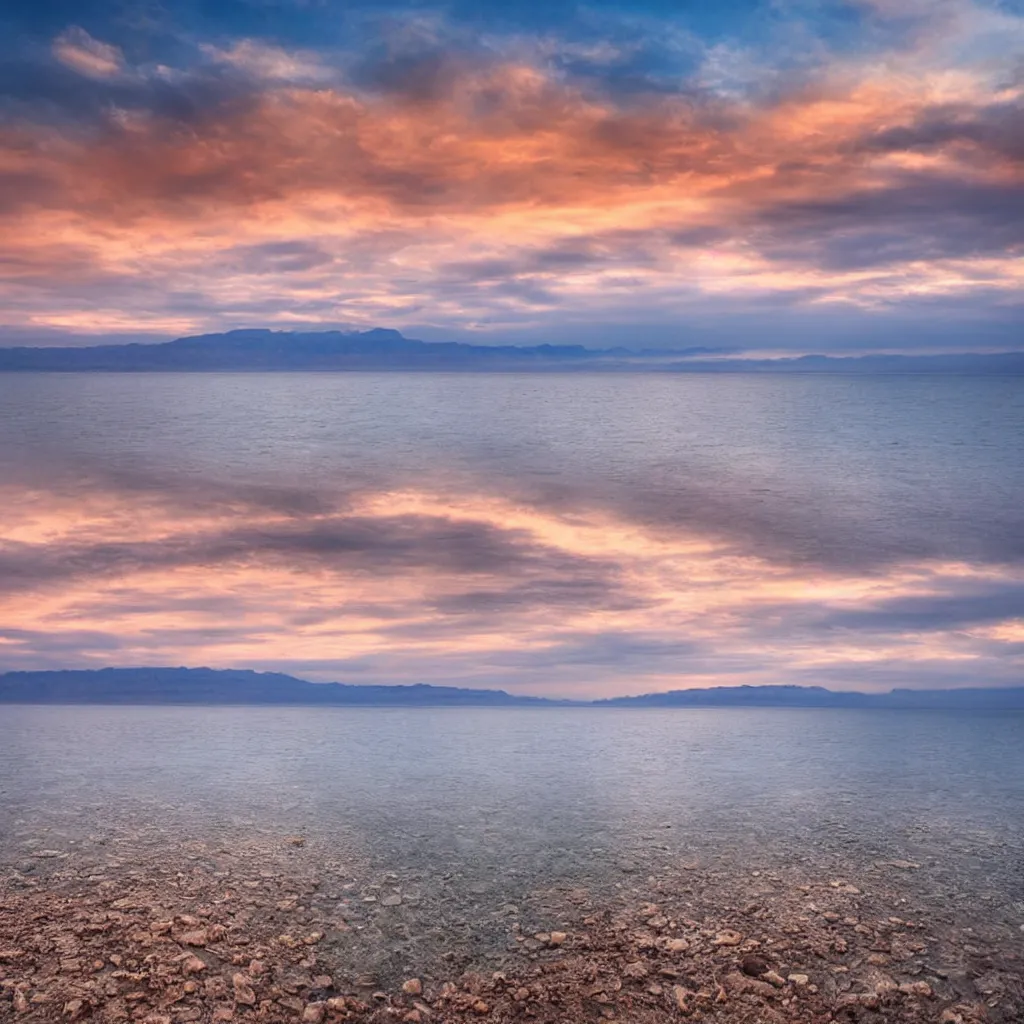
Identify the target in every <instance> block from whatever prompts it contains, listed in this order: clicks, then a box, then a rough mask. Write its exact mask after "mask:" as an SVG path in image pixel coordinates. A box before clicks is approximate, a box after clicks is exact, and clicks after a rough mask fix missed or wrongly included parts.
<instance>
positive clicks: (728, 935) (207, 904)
mask: <svg viewBox="0 0 1024 1024" xmlns="http://www.w3.org/2000/svg"><path fill="white" fill-rule="evenodd" d="M117 845H118V846H120V847H122V848H121V849H116V850H114V851H108V854H110V855H108V856H106V857H105V859H103V860H101V859H99V858H97V857H86V856H83V852H82V850H80V849H75V850H62V849H47V848H44V847H42V846H39V845H36V846H35V847H34V848H33V849H32V850H31V851H29V852H28V853H25V854H23V855H22V856H21V858H20V860H19V861H18V863H16V864H15V863H11V864H4V865H3V866H2V870H3V872H4V873H3V875H2V878H0V1017H3V1018H4V1019H8V1016H7V1015H8V1014H9V1015H10V1017H9V1019H12V1020H15V1021H20V1022H24V1024H43V1022H45V1024H49V1022H56V1021H98V1022H103V1024H123V1022H133V1021H140V1022H144V1024H179V1022H180V1024H186V1022H192V1021H199V1022H210V1024H213V1022H227V1021H238V1022H249V1021H273V1022H278V1021H280V1022H285V1021H298V1022H302V1024H330V1022H334V1021H343V1020H351V1021H355V1022H367V1024H379V1022H383V1021H391V1022H393V1021H406V1022H409V1024H415V1022H419V1024H429V1022H453V1021H469V1020H475V1021H480V1022H483V1024H487V1022H495V1024H499V1022H500V1024H504V1022H511V1021H520V1020H522V1021H537V1022H543V1024H567V1022H569V1021H572V1022H576V1021H609V1022H612V1021H619V1022H636V1024H653V1022H655V1021H667V1020H674V1019H680V1020H682V1019H689V1020H694V1021H707V1022H720V1024H754V1022H758V1024H786V1022H793V1024H824V1022H827V1021H836V1022H843V1024H875V1022H879V1024H880V1022H882V1021H884V1022H886V1024H903V1022H907V1024H925V1022H938V1024H1003V1022H1006V1024H1010V1022H1015V1021H1019V1020H1021V1019H1024V960H1022V957H1021V949H1022V942H1021V941H1020V939H1021V932H1020V931H1019V930H1018V931H1017V933H1016V936H1014V935H1013V933H1012V926H1011V925H1009V924H1006V923H1002V924H1000V923H999V922H997V921H994V920H991V917H992V915H990V914H989V915H986V914H985V912H984V908H977V907H974V906H973V905H972V906H965V905H964V904H965V902H967V901H965V900H963V899H961V900H959V901H958V902H954V900H953V898H952V895H950V896H949V898H948V900H947V899H944V898H943V895H942V894H933V895H935V896H936V897H937V898H936V899H935V900H933V901H932V903H933V905H928V903H927V902H926V901H925V900H924V899H923V898H922V897H921V896H920V894H919V893H918V892H916V891H915V887H914V886H913V885H912V884H911V883H912V881H913V879H914V876H915V875H916V874H917V873H918V871H919V870H920V867H921V866H920V865H918V864H915V863H913V862H910V861H901V860H891V861H878V862H875V863H874V865H872V866H871V867H870V868H869V869H865V870H864V871H862V872H861V873H857V874H854V873H849V874H846V875H844V876H842V877H832V876H826V875H821V874H820V873H817V872H815V871H814V870H811V869H809V868H807V867H798V866H794V867H793V868H792V870H789V871H784V870H782V869H780V870H777V871H776V870H771V869H768V870H753V871H749V872H742V871H739V870H735V869H731V870H723V869H722V867H721V866H716V865H714V864H711V863H705V864H702V863H696V862H694V863H682V862H680V863H677V864H676V865H674V867H673V868H672V869H671V870H669V871H663V872H661V873H660V874H659V875H658V876H654V875H650V876H646V877H643V870H642V868H641V866H640V865H637V864H632V863H630V862H626V861H623V862H622V866H621V878H622V880H621V881H620V882H616V883H615V884H614V886H613V887H612V889H611V890H610V891H609V892H602V893H596V892H592V891H590V890H587V889H585V888H582V887H574V886H572V885H571V884H568V883H565V882H562V883H560V884H558V885H554V886H553V887H552V889H551V890H550V891H549V892H544V893H540V894H539V895H538V902H537V904H536V905H535V906H534V905H533V904H530V903H529V902H528V901H520V903H519V904H505V905H504V906H502V907H501V908H500V910H499V911H498V912H496V913H493V914H490V915H489V916H487V915H486V913H485V908H484V909H481V908H480V907H479V905H476V906H477V910H478V913H479V920H466V919H465V908H456V911H455V919H454V920H449V919H448V918H446V917H443V914H444V912H445V910H446V908H444V907H443V906H440V905H439V906H438V907H436V908H433V907H428V908H427V910H428V911H429V913H428V915H427V916H428V917H429V916H430V915H431V914H435V913H436V914H437V915H438V921H437V922H436V923H437V925H438V926H437V927H436V928H435V930H434V931H435V932H436V936H434V938H435V939H436V944H437V951H436V953H437V955H436V956H432V957H431V958H427V959H423V960H421V961H420V962H415V961H414V960H413V959H412V958H411V956H410V954H409V953H408V952H403V936H407V934H408V929H409V927H410V917H409V913H410V911H411V909H412V908H413V907H415V903H414V902H412V901H410V900H409V899H408V898H407V897H403V895H402V893H401V891H400V883H399V881H398V880H397V878H396V877H395V876H392V875H388V874H385V875H379V877H378V878H377V880H376V881H375V882H373V883H364V884H362V885H357V884H356V883H354V882H347V881H342V878H343V877H348V876H350V875H351V874H352V872H351V871H349V870H342V869H341V868H340V866H339V865H338V864H337V863H335V862H332V861H331V860H330V856H329V851H325V850H324V849H323V848H321V847H319V846H318V845H317V844H316V843H315V842H308V841H307V839H306V838H305V837H303V836H290V837H289V836H281V837H278V838H276V839H275V840H273V841H271V842H268V841H267V840H266V839H264V838H261V839H259V840H258V841H253V842H252V843H248V844H247V843H244V842H243V843H225V842H223V841H217V842H212V843H206V842H198V841H192V842H186V843H183V844H182V845H181V846H180V847H179V848H177V849H172V848H171V847H170V846H164V847H160V846H152V847H149V848H148V849H144V850H138V851H136V850H132V849H131V848H130V847H128V846H126V844H125V843H120V844H117ZM113 853H116V856H114V855H112V854H113ZM470 906H471V908H472V906H473V905H472V904H471V905H470ZM976 910H981V913H978V914H975V911H976ZM485 917H486V920H485ZM487 929H489V930H490V933H493V934H494V935H495V937H496V945H494V947H493V948H490V947H487V948H485V946H484V944H483V943H482V942H481V940H480V938H479V936H480V934H481V932H482V931H484V930H487ZM432 935H433V933H432ZM1015 939H1016V941H1015Z"/></svg>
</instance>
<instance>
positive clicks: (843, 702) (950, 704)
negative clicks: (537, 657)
mask: <svg viewBox="0 0 1024 1024" xmlns="http://www.w3.org/2000/svg"><path fill="white" fill-rule="evenodd" d="M0 704H208V705H216V704H252V705H266V704H295V705H314V706H332V705H338V706H343V705H349V706H351V705H372V706H407V707H408V706H420V707H437V706H462V707H559V706H577V707H579V706H587V707H596V708H601V707H604V708H629V707H661V708H669V707H682V708H686V707H689V708H700V707H789V708H922V709H923V708H952V709H964V710H966V709H1000V710H1024V687H1016V688H1012V689H959V690H892V691H890V692H889V693H882V694H865V693H851V692H837V691H833V690H826V689H824V688H822V687H819V686H721V687H714V688H712V689H704V690H673V691H671V692H669V693H653V694H646V695H644V696H639V697H614V698H611V699H609V700H599V701H590V702H588V701H559V700H548V699H546V698H543V697H518V696H515V695H514V694H510V693H506V692H504V691H503V690H464V689H460V688H458V687H454V686H427V685H424V684H417V685H414V686H361V685H360V686H354V685H349V684H344V683H310V682H307V681H305V680H303V679H296V678H295V677H294V676H289V675H284V674H283V673H278V672H252V671H248V670H241V669H223V670H218V669H209V668H104V669H81V670H66V671H59V670H58V671H47V672H8V673H6V674H4V675H0Z"/></svg>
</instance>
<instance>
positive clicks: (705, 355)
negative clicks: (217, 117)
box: [0, 328, 1024, 374]
mask: <svg viewBox="0 0 1024 1024" xmlns="http://www.w3.org/2000/svg"><path fill="white" fill-rule="evenodd" d="M282 370H316V371H335V372H337V371H344V370H349V371H351V370H375V371H380V370H419V371H448V372H452V371H476V372H479V371H491V372H503V371H504V372H507V371H522V370H529V371H562V372H564V371H567V370H591V371H593V370H602V371H611V372H615V371H617V372H624V371H636V370H658V371H662V372H675V373H752V372H756V373H986V374H1024V352H999V353H978V354H970V353H965V354H945V355H865V356H826V355H805V356H795V357H791V358H779V359H763V358H761V359H758V358H753V357H750V358H748V357H744V356H739V355H737V354H735V353H733V352H730V351H729V350H725V349H712V348H704V347H695V348H686V349H636V350H633V349H626V348H612V349H591V348H586V347H585V346H583V345H532V346H517V345H469V344H464V343H461V342H426V341H417V340H415V339H413V338H406V337H405V336H404V335H402V334H401V333H400V332H398V331H394V330H388V329H384V328H374V329H373V330H369V331H361V332H360V331H356V332H347V333H346V332H343V331H313V332H303V331H298V332H291V331H271V330H263V329H252V330H239V331H228V332H227V333H225V334H203V335H199V336H196V337H188V338H178V339H177V340H175V341H168V342H163V343H161V344H138V343H133V344H126V345H94V346H85V347H72V348H58V347H52V348H51V347H47V348H43V347H29V346H24V347H15V348H0V372H8V373H10V372H17V371H22V372H24V371H63V372H67V371H104V372H154V371H178V372H204V371H282Z"/></svg>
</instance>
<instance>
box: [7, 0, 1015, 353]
mask: <svg viewBox="0 0 1024 1024" xmlns="http://www.w3.org/2000/svg"><path fill="white" fill-rule="evenodd" d="M1022 249H1024V4H1022V3H1021V2H1019V0H842V2H841V0H774V2H768V0H718V2H716V3H704V2H701V3H697V2H678V0H677V2H667V0H641V2H630V3H628V4H627V3H620V4H616V3H607V2H595V3H589V4H582V3H570V2H567V0H542V2H532V0H506V2H502V3H500V4H492V3H486V4H485V3H471V2H467V0H461V2H459V0H457V2H453V3H448V4H431V3H420V2H405V3H393V4H360V3H340V2H336V0H223V2H216V3H214V2H212V0H207V2H204V0H164V2H159V0H103V2H97V0H74V2H71V0H50V2H48V3H45V4H40V3H37V2H24V0H13V2H10V3H7V4H5V5H4V8H3V13H2V14H0V344H83V343H94V342H96V341H99V340H118V339H120V340H160V339H164V338H171V337H176V336H180V335H185V334H197V333H204V332H209V331H218V330H224V329H230V328H237V327H273V328H279V329H289V328H296V327H302V328H304V329H308V328H310V327H316V326H323V327H331V328H333V327H339V326H340V327H346V328H353V329H365V328H369V327H374V326H383V327H393V328H398V329H400V330H402V331H403V332H404V333H406V334H407V335H409V336H412V337H420V338H423V339H425V340H470V341H476V342H480V343H489V342H502V343H508V342H513V343H523V344H536V343H541V342H560V341H568V342H577V343H585V344H593V345H598V346H600V345H610V344H614V345H633V346H636V347H650V346H657V347H673V346H676V347H685V346H689V345H693V344H701V345H722V346H727V347H739V348H743V349H752V350H753V349H757V350H762V351H833V350H844V351H845V350H854V351H858V350H859V351H867V350H884V351H932V350H956V351H990V350H1005V349H1013V348H1020V347H1024V346H1022V345H1021V333H1022V332H1021V326H1022V322H1024V318H1022V298H1021V296H1022V294H1024V292H1022V284H1024V263H1022V261H1021V255H1022Z"/></svg>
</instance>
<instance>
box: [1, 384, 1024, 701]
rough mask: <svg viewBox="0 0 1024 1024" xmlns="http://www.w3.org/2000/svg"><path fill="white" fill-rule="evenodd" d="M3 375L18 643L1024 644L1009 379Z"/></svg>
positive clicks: (62, 656) (744, 662)
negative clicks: (143, 379) (144, 379)
mask: <svg viewBox="0 0 1024 1024" xmlns="http://www.w3.org/2000/svg"><path fill="white" fill-rule="evenodd" d="M7 380H8V383H7V385H6V393H5V395H4V402H3V403H0V407H2V408H4V409H5V416H6V418H5V419H0V440H3V441H4V443H3V444H0V481H3V482H2V484H0V538H2V539H0V669H15V668H44V667H61V666H63V667H75V666H102V665H107V664H114V665H139V664H151V665H152V664H191V665H210V666H214V667H239V668H244V667H256V668H268V669H269V668H273V669H279V670H283V671H289V672H292V673H295V674H297V675H299V676H303V677H307V678H313V679H320V680H341V681H348V682H359V681H373V682H385V683H388V682H390V683H414V682H434V683H444V684H448V685H452V684H454V685H465V686H500V687H504V688H506V689H510V690H512V691H516V692H530V693H539V694H549V695H559V694H563V695H566V696H573V695H576V696H611V695H615V694H619V693H643V692H650V691H655V690H667V689H673V688H681V687H689V686H708V685H731V684H740V683H751V684H755V683H772V684H776V683H794V682H796V683H806V684H809V685H810V684H813V685H828V686H832V687H835V688H840V689H842V688H845V689H853V688H857V689H869V690H871V689H881V690H884V689H888V688H891V687H893V686H907V685H909V686H917V687H942V686H972V685H1010V684H1014V683H1016V684H1019V683H1020V680H1021V678H1022V672H1024V546H1022V537H1024V521H1022V510H1021V506H1020V502H1019V495H1020V493H1021V490H1022V487H1024V475H1022V474H1024V469H1022V467H1021V465H1020V464H1019V463H1020V460H1019V459H1015V458H1014V457H1013V456H1014V454H1015V452H1014V450H1013V448H1012V446H1011V445H1008V444H1007V441H1006V438H1007V437H1013V436H1017V435H1019V433H1020V431H1021V430H1022V429H1024V406H1022V404H1021V392H1020V389H1019V387H1017V386H1016V383H1015V382H1014V381H1012V380H1011V381H998V380H995V379H992V378H979V379H976V380H974V381H973V382H972V381H970V380H965V381H957V380H951V379H949V378H928V377H923V378H914V379H903V378H900V379H897V380H892V379H886V378H875V379H872V380H869V381H864V380H849V379H844V378H815V379H812V380H810V381H803V380H800V379H795V378H788V377H767V378H765V377H761V378H753V379H740V378H725V379H714V380H710V381H705V380H700V379H695V378H679V377H675V378H655V379H653V380H651V379H648V378H628V379H622V378H615V379H611V378H596V377H586V378H579V377H570V378H557V377H554V378H548V377H545V378H541V379H537V378H518V377H510V378H504V377H487V378H482V379H481V378H475V377H468V376H458V375H455V376H453V377H450V378H442V377H439V378H426V379H425V378H422V377H420V378H415V379H409V378H406V377H402V376H398V375H393V376H387V375H385V376H384V377H383V378H381V377H369V378H358V379H356V378H354V377H351V376H348V375H342V376H340V377H335V376H331V377H326V378H324V377H316V376H315V375H296V376H294V377H290V376H288V375H282V376H273V377H262V376H261V377H258V378H256V379H255V380H253V379H250V378H238V377H235V376H232V375H223V376H221V375H216V376H214V377H210V378H202V379H201V380H198V381H197V380H196V379H195V378H194V377H190V376H189V375H181V376H178V375H174V376H172V377H160V378H159V379H157V380H156V381H153V380H151V381H150V382H149V386H148V387H147V388H146V389H145V390H144V391H143V393H142V394H141V395H139V396H138V397H137V398H136V400H135V401H134V404H133V400H132V397H131V396H132V395H133V394H134V393H135V389H137V388H138V382H137V381H136V380H133V379H132V378H131V377H130V376H113V377H96V378H90V379H89V381H87V382H86V383H83V382H82V381H81V380H80V379H76V378H74V377H73V376H69V377H66V378H59V379H58V378H57V377H56V376H47V377H42V378H36V379H13V378H8V379H7ZM2 383H3V382H2V381H0V384H2ZM631 389H632V390H631ZM25 424H28V425H29V429H25Z"/></svg>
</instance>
